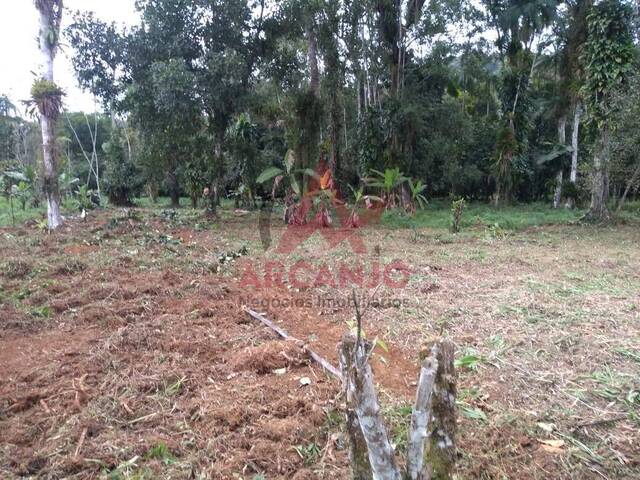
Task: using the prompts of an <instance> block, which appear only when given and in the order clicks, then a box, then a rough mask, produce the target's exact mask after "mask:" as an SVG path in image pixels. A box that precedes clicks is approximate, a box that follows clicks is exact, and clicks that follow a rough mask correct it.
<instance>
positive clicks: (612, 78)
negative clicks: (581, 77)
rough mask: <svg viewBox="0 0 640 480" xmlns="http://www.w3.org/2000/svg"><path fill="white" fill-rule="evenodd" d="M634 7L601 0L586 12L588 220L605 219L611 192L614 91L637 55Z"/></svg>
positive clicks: (622, 81) (608, 215)
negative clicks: (590, 162)
mask: <svg viewBox="0 0 640 480" xmlns="http://www.w3.org/2000/svg"><path fill="white" fill-rule="evenodd" d="M632 18H633V17H632V13H631V9H630V8H629V7H628V6H627V5H625V4H623V3H621V2H620V0H602V1H601V2H599V3H597V4H595V5H594V7H593V9H592V11H591V13H589V15H588V16H587V22H588V36H587V43H586V48H585V51H584V59H583V62H584V65H586V78H585V85H584V89H583V90H584V96H585V100H586V103H587V112H588V121H589V127H590V129H591V133H592V136H593V138H594V146H593V166H592V167H593V170H592V177H591V205H590V207H589V211H588V212H587V214H586V215H585V220H590V221H597V222H601V221H606V220H608V219H609V218H610V213H609V209H608V207H607V199H608V196H609V179H608V177H609V153H610V137H611V131H610V126H609V121H610V116H611V101H612V94H613V92H614V91H615V89H616V88H618V87H620V85H622V84H623V83H624V82H625V81H626V79H627V77H628V74H629V72H630V71H631V66H632V62H633V57H634V47H633V37H632V34H631V19H632Z"/></svg>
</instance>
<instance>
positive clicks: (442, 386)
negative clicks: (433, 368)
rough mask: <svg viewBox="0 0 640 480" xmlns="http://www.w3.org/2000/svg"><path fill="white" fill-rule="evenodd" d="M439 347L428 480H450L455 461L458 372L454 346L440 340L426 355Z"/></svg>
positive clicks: (426, 474)
mask: <svg viewBox="0 0 640 480" xmlns="http://www.w3.org/2000/svg"><path fill="white" fill-rule="evenodd" d="M434 345H438V346H439V348H438V350H437V357H436V358H437V359H438V370H437V373H436V383H435V386H434V390H433V398H432V400H431V401H432V406H431V412H432V414H431V418H432V419H433V424H432V425H431V426H430V428H429V431H430V432H431V435H430V438H429V441H430V445H429V448H428V451H427V452H426V453H425V455H426V456H427V457H428V458H429V465H427V467H429V468H430V469H431V472H428V471H427V472H425V473H424V476H423V478H425V479H429V480H450V479H451V476H452V472H453V467H454V466H455V461H456V444H455V442H456V431H457V423H456V394H457V392H456V372H455V366H454V358H455V346H454V344H453V343H451V342H449V341H446V340H445V341H437V342H435V343H432V344H431V345H429V346H428V347H427V349H426V351H427V352H429V351H432V352H433V346H434Z"/></svg>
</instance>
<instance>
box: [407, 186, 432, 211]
mask: <svg viewBox="0 0 640 480" xmlns="http://www.w3.org/2000/svg"><path fill="white" fill-rule="evenodd" d="M408 184H409V190H410V191H411V205H410V206H409V210H410V213H412V214H413V213H415V212H416V207H417V208H420V209H423V208H424V207H426V206H427V203H428V202H427V198H426V197H425V196H424V195H423V192H424V191H425V190H426V189H427V186H426V185H424V184H423V183H422V180H416V181H415V182H414V181H413V180H411V179H409V180H408Z"/></svg>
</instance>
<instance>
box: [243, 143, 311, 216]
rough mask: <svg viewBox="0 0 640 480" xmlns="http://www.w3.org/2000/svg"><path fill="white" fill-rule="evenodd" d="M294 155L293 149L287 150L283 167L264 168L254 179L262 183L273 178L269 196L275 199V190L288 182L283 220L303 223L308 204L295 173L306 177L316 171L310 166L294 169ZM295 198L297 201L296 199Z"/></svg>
mask: <svg viewBox="0 0 640 480" xmlns="http://www.w3.org/2000/svg"><path fill="white" fill-rule="evenodd" d="M295 164H296V156H295V153H294V152H293V150H289V151H288V152H287V155H286V156H285V159H284V167H285V168H284V169H283V168H279V167H274V166H272V167H268V168H266V169H265V170H264V171H263V172H262V173H261V174H260V175H259V176H258V178H257V179H256V183H260V184H264V183H267V182H269V181H271V180H273V186H272V188H271V197H272V198H273V199H275V196H276V190H277V189H278V187H279V186H280V185H282V184H288V185H287V186H286V187H285V189H286V191H287V193H286V195H285V210H284V221H285V223H287V224H292V223H295V224H304V223H306V214H307V213H308V210H309V206H308V205H306V203H307V202H304V201H303V198H302V197H303V188H304V187H303V186H301V185H300V182H299V181H298V179H297V178H296V175H297V174H300V173H302V176H303V179H304V178H306V177H317V176H318V175H317V173H316V172H314V171H313V170H311V169H310V168H304V169H296V168H294V166H295ZM296 199H297V201H296Z"/></svg>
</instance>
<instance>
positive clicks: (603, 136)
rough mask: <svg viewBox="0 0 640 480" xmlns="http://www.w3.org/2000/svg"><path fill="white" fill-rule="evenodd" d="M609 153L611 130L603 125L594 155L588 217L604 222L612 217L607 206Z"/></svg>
mask: <svg viewBox="0 0 640 480" xmlns="http://www.w3.org/2000/svg"><path fill="white" fill-rule="evenodd" d="M608 154H609V130H608V129H607V127H603V129H602V131H601V132H600V138H599V139H598V140H597V143H596V147H595V153H594V155H593V175H592V186H591V206H590V207H589V212H587V215H586V218H587V219H589V220H593V221H597V222H602V221H607V220H609V219H610V217H611V215H610V213H609V209H608V208H607V197H608V193H609V192H608V186H609V182H608V181H607V180H608V173H609V172H608Z"/></svg>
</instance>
